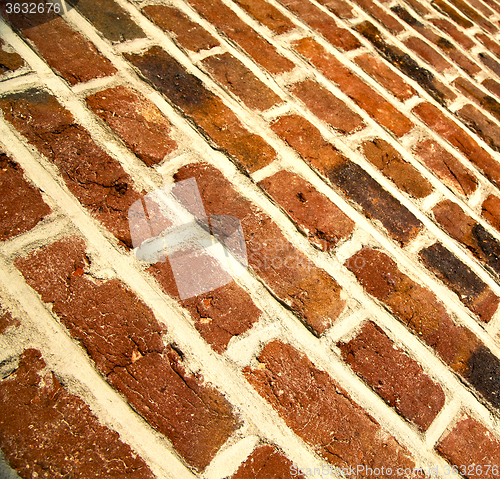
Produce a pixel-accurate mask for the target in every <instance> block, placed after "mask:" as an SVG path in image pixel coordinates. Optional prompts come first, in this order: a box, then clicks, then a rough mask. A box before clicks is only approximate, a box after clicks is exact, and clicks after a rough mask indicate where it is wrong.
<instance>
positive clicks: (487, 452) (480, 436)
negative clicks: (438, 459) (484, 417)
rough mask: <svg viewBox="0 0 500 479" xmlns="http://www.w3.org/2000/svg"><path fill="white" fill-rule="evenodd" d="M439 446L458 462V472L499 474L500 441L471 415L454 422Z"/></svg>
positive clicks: (487, 478)
mask: <svg viewBox="0 0 500 479" xmlns="http://www.w3.org/2000/svg"><path fill="white" fill-rule="evenodd" d="M436 449H437V451H438V452H439V453H440V454H441V455H442V456H443V457H445V458H446V459H447V460H448V461H449V462H450V463H451V464H452V465H454V466H457V471H458V473H460V474H461V475H463V476H464V477H470V478H472V477H477V476H481V477H483V478H484V479H494V478H496V477H498V467H499V466H498V465H499V464H500V441H499V440H498V438H497V437H495V436H494V435H493V434H492V433H491V431H489V430H488V429H487V428H486V427H485V426H484V425H483V424H481V423H480V422H478V421H476V420H475V419H473V418H471V417H469V416H468V415H466V416H465V417H464V418H461V419H460V420H459V421H458V423H457V424H455V426H454V427H453V429H452V430H451V431H450V432H449V433H448V434H446V436H444V437H443V438H442V439H441V440H440V441H439V443H438V444H437V446H436ZM464 466H465V467H464ZM488 466H489V467H488Z"/></svg>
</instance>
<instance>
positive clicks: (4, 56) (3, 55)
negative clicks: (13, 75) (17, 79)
mask: <svg viewBox="0 0 500 479" xmlns="http://www.w3.org/2000/svg"><path fill="white" fill-rule="evenodd" d="M6 47H7V44H6V43H5V42H4V41H3V40H1V39H0V76H1V75H2V74H4V73H6V72H12V71H15V70H17V69H18V68H21V67H22V66H24V60H23V59H22V58H21V56H20V55H19V54H18V53H16V52H10V51H8V50H7V49H6Z"/></svg>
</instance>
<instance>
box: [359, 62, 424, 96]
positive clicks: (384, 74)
mask: <svg viewBox="0 0 500 479" xmlns="http://www.w3.org/2000/svg"><path fill="white" fill-rule="evenodd" d="M354 61H355V62H356V64H358V65H359V66H360V67H361V68H362V69H363V70H364V71H365V72H366V73H368V75H370V76H371V77H372V78H374V79H375V80H376V81H377V82H378V83H380V84H381V85H382V86H383V87H384V88H385V89H386V90H388V91H390V92H391V93H392V94H393V95H394V96H395V97H396V98H397V99H398V100H401V101H405V100H408V99H410V98H411V97H412V96H414V95H415V94H416V93H417V92H416V91H415V89H414V88H413V87H412V86H411V85H408V83H406V82H405V81H404V80H403V78H402V77H401V76H399V75H398V74H397V73H396V72H394V71H393V70H391V69H390V68H389V67H388V66H387V65H386V64H385V63H384V62H383V61H381V60H380V59H379V58H377V57H376V56H374V55H371V54H369V53H363V54H361V55H359V56H357V57H355V58H354Z"/></svg>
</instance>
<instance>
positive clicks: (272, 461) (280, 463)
mask: <svg viewBox="0 0 500 479" xmlns="http://www.w3.org/2000/svg"><path fill="white" fill-rule="evenodd" d="M271 477H272V478H273V479H287V478H290V477H298V478H300V479H304V477H305V476H303V475H302V474H300V473H298V468H297V467H294V465H293V463H292V461H290V459H288V458H287V457H286V456H284V455H283V454H282V453H281V452H280V451H279V450H278V449H277V448H276V447H274V446H270V445H269V444H263V445H261V446H258V447H257V448H256V449H255V450H254V451H253V452H252V454H250V456H249V457H248V459H247V460H246V461H245V462H244V463H243V464H242V465H241V466H240V467H239V469H238V470H237V471H236V473H235V474H233V475H232V476H231V479H269V478H271Z"/></svg>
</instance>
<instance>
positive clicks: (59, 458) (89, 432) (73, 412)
mask: <svg viewBox="0 0 500 479" xmlns="http://www.w3.org/2000/svg"><path fill="white" fill-rule="evenodd" d="M13 398H15V400H13ZM0 405H1V407H0V427H1V429H2V434H1V435H0V447H1V449H2V451H3V453H4V454H5V456H6V458H7V460H8V462H9V464H10V466H11V467H12V468H13V469H15V470H16V471H17V472H18V473H19V474H20V476H21V477H54V478H55V477H61V478H62V477H86V478H89V479H91V478H95V479H97V478H103V477H106V478H110V479H122V478H132V479H153V478H154V477H155V476H154V474H153V473H152V472H151V470H150V469H149V467H148V466H147V465H146V463H145V462H144V460H143V459H141V458H140V457H138V456H137V455H136V454H135V453H134V452H133V451H132V450H131V448H130V447H129V446H128V445H127V444H124V443H123V442H122V441H121V440H120V436H119V435H118V433H116V432H115V431H112V430H110V429H109V428H107V427H106V426H103V425H102V424H101V423H100V421H99V420H98V419H97V418H96V417H95V416H94V415H93V414H92V412H91V410H90V408H89V407H88V406H87V405H86V404H85V403H84V402H83V401H82V400H81V399H80V398H79V397H78V396H74V395H73V394H70V393H69V392H68V391H66V389H64V387H63V386H62V385H61V383H60V382H59V381H58V379H57V378H56V376H55V375H54V373H52V372H51V371H50V370H47V369H46V364H45V362H44V360H43V359H42V357H41V354H40V352H39V351H37V350H34V349H28V350H26V351H24V353H23V354H22V355H21V358H20V361H19V367H18V368H17V370H16V371H15V372H14V373H13V374H12V375H11V376H9V377H8V378H6V379H4V380H3V381H1V382H0Z"/></svg>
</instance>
